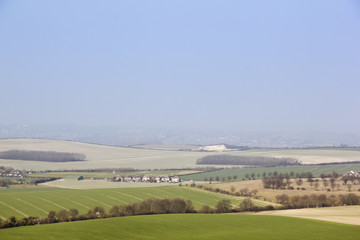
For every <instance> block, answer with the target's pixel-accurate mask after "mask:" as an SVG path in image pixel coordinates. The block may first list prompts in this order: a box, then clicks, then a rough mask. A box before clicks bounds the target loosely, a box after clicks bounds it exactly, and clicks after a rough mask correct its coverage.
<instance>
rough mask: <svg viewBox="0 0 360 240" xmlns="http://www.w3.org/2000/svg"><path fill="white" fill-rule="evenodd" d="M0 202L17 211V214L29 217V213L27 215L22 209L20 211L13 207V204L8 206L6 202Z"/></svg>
mask: <svg viewBox="0 0 360 240" xmlns="http://www.w3.org/2000/svg"><path fill="white" fill-rule="evenodd" d="M0 203H1V204H3V205H4V206H6V207H8V208H10V209H12V210H13V211H15V212H17V213H19V214H21V215H23V216H24V217H29V215H27V214H25V213H23V212H22V211H20V210H18V209H16V208H14V207H13V206H10V205H9V204H6V203H4V202H2V201H0Z"/></svg>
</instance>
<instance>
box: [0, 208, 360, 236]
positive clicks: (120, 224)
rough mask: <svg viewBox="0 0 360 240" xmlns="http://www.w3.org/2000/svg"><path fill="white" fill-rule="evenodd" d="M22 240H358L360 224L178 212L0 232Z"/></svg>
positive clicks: (2, 234)
mask: <svg viewBox="0 0 360 240" xmlns="http://www.w3.org/2000/svg"><path fill="white" fill-rule="evenodd" d="M0 235H1V239H2V240H7V239H11V240H20V239H27V240H32V239H44V238H46V239H53V240H57V239H108V240H111V239H129V240H130V239H134V240H136V239H173V240H176V239H181V240H183V239H198V240H201V239H206V240H212V239H224V240H227V239H253V240H272V239H276V240H278V239H288V240H298V239H299V240H300V239H307V240H312V239H326V240H332V239H340V238H341V239H347V240H351V239H358V238H359V235H360V228H359V227H358V226H353V225H346V224H337V223H330V222H323V221H316V220H309V219H300V218H289V217H279V216H260V215H228V214H227V215H224V214H221V215H220V214H214V215H206V214H177V215H153V216H134V217H121V218H109V219H99V220H89V221H80V222H71V223H59V224H49V225H39V226H30V227H21V228H12V229H2V230H0Z"/></svg>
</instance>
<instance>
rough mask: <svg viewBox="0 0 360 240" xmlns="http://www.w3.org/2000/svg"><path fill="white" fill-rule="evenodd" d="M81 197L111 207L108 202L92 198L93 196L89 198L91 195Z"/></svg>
mask: <svg viewBox="0 0 360 240" xmlns="http://www.w3.org/2000/svg"><path fill="white" fill-rule="evenodd" d="M82 197H84V198H87V199H89V200H91V201H93V202H97V203H100V204H101V205H105V206H107V207H109V208H111V207H112V206H110V205H109V204H107V203H104V202H101V201H99V200H96V199H94V198H91V197H88V196H82Z"/></svg>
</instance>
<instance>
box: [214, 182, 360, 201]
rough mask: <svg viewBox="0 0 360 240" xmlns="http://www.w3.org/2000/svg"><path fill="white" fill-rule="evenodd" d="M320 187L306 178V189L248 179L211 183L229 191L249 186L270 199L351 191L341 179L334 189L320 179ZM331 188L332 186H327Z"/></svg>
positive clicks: (359, 186) (357, 188)
mask: <svg viewBox="0 0 360 240" xmlns="http://www.w3.org/2000/svg"><path fill="white" fill-rule="evenodd" d="M319 180H320V181H319V187H318V189H315V186H314V184H312V185H310V183H309V182H307V181H306V180H305V179H304V181H303V183H302V185H301V188H303V189H304V190H296V189H294V190H288V189H284V190H278V189H271V188H264V187H263V183H262V181H261V180H248V181H240V182H228V183H218V184H211V186H212V187H213V188H215V187H216V188H220V189H224V190H227V191H230V189H231V187H234V188H235V190H236V191H238V190H240V189H244V188H248V189H249V190H256V191H257V196H258V198H260V199H266V200H268V201H273V202H275V201H276V195H281V194H286V195H288V196H299V195H301V196H303V195H308V196H309V195H312V194H325V195H327V196H330V195H336V196H337V195H345V194H348V193H350V192H349V191H348V188H347V186H346V185H343V182H342V181H341V180H340V179H337V180H336V182H335V183H336V185H337V186H336V188H335V189H334V190H333V191H327V190H326V189H325V187H324V186H323V184H322V181H321V179H319ZM291 184H292V186H294V188H296V184H295V180H291ZM327 188H329V189H330V187H327ZM359 189H360V185H352V191H351V193H354V194H356V195H360V191H359Z"/></svg>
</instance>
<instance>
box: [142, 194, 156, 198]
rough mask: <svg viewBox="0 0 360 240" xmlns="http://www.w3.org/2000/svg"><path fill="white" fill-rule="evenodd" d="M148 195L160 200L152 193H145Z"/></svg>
mask: <svg viewBox="0 0 360 240" xmlns="http://www.w3.org/2000/svg"><path fill="white" fill-rule="evenodd" d="M145 194H146V195H149V196H150V197H154V198H159V196H156V195H154V194H151V193H145Z"/></svg>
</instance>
